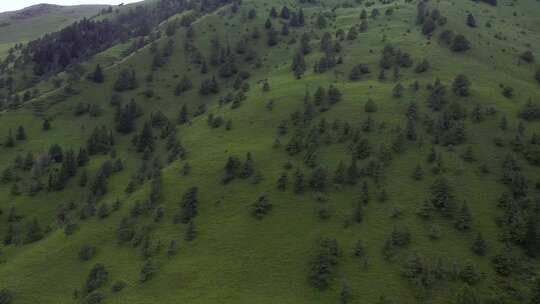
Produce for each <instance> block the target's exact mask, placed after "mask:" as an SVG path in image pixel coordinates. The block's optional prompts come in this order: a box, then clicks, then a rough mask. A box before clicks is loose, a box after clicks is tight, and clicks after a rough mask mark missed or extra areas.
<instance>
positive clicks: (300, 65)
mask: <svg viewBox="0 0 540 304" xmlns="http://www.w3.org/2000/svg"><path fill="white" fill-rule="evenodd" d="M291 68H292V70H293V72H294V76H295V77H296V78H298V79H300V78H301V77H302V75H303V74H304V72H305V71H306V62H305V60H304V55H303V52H297V53H296V54H295V55H294V57H293V62H292V66H291Z"/></svg>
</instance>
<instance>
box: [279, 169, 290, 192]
mask: <svg viewBox="0 0 540 304" xmlns="http://www.w3.org/2000/svg"><path fill="white" fill-rule="evenodd" d="M288 184H289V177H288V175H287V172H283V173H281V175H280V177H279V179H278V181H277V188H278V190H281V191H285V190H286V189H287V186H288Z"/></svg>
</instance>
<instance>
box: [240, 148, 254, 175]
mask: <svg viewBox="0 0 540 304" xmlns="http://www.w3.org/2000/svg"><path fill="white" fill-rule="evenodd" d="M254 172H255V165H254V164H253V157H252V156H251V153H250V152H248V153H247V154H246V161H245V162H244V165H243V166H242V168H241V170H240V175H239V176H240V178H244V179H245V178H248V177H250V176H252V175H253V173H254Z"/></svg>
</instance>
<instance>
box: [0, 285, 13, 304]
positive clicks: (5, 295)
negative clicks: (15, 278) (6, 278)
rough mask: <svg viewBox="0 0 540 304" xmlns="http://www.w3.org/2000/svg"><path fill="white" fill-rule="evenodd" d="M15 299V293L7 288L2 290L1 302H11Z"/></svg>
mask: <svg viewBox="0 0 540 304" xmlns="http://www.w3.org/2000/svg"><path fill="white" fill-rule="evenodd" d="M12 299H13V293H12V292H11V290H9V289H7V288H3V289H1V290H0V304H9V303H11V300H12Z"/></svg>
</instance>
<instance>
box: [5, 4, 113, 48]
mask: <svg viewBox="0 0 540 304" xmlns="http://www.w3.org/2000/svg"><path fill="white" fill-rule="evenodd" d="M104 8H107V6H105V5H77V6H59V5H48V4H39V5H35V6H31V7H28V8H25V9H22V10H19V11H14V12H5V13H0V29H1V30H0V58H2V57H4V56H5V55H7V52H8V50H9V48H11V47H13V45H14V44H16V43H21V42H23V43H24V42H28V41H31V40H34V39H36V38H39V37H40V36H42V35H44V34H46V33H50V32H54V31H58V30H60V29H62V28H64V27H66V26H68V25H69V24H71V23H73V22H75V21H77V20H80V19H83V18H89V17H92V16H94V15H96V14H97V13H99V11H100V10H102V9H104Z"/></svg>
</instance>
